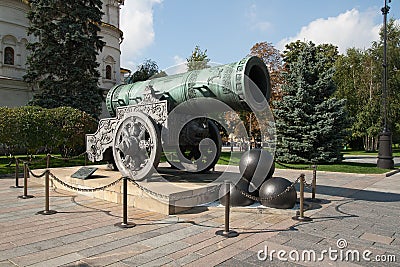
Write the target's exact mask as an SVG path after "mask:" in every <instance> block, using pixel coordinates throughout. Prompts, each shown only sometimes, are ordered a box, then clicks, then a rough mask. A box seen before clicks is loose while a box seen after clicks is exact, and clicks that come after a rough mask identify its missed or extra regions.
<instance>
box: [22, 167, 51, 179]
mask: <svg viewBox="0 0 400 267" xmlns="http://www.w3.org/2000/svg"><path fill="white" fill-rule="evenodd" d="M26 168H27V169H28V172H29V173H30V174H32V176H33V177H35V178H42V177H43V176H45V174H46V173H47V172H50V171H49V170H45V171H44V172H43V173H41V174H39V175H38V174H34V173H33V172H32V170H31V169H30V168H29V166H28V165H26Z"/></svg>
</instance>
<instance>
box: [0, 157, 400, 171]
mask: <svg viewBox="0 0 400 267" xmlns="http://www.w3.org/2000/svg"><path fill="white" fill-rule="evenodd" d="M243 153H244V152H233V153H232V154H231V152H221V156H220V158H219V160H218V164H222V165H228V164H231V165H239V162H240V158H241V156H242V154H243ZM359 153H360V154H350V155H374V154H372V153H368V152H364V154H362V153H361V151H359ZM396 153H399V154H400V151H397V152H396ZM55 156H56V157H61V156H60V155H55ZM45 157H46V155H45V154H43V155H35V156H33V157H32V158H31V159H30V158H29V157H28V156H25V155H21V156H17V158H18V159H20V160H23V161H29V160H31V161H32V163H31V164H30V168H31V169H32V170H33V169H44V168H46V160H45ZM165 161H166V158H165V156H164V155H162V157H161V162H165ZM87 164H88V165H93V164H105V162H96V163H92V162H90V161H87ZM84 165H85V158H84V156H81V157H79V158H76V159H70V160H60V159H55V158H51V161H50V167H51V168H59V167H73V166H84ZM285 165H288V166H290V167H292V168H306V167H309V166H310V164H285ZM275 167H276V168H277V169H285V167H283V166H281V165H279V164H275ZM318 170H319V171H327V172H346V173H360V174H382V173H386V172H388V171H389V170H386V169H380V168H377V167H376V164H371V163H356V162H342V163H335V164H319V165H318ZM20 172H22V166H20ZM13 173H15V161H14V159H13V158H10V157H7V156H1V157H0V174H2V175H4V174H13Z"/></svg>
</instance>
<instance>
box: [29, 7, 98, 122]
mask: <svg viewBox="0 0 400 267" xmlns="http://www.w3.org/2000/svg"><path fill="white" fill-rule="evenodd" d="M29 3H30V5H31V9H30V11H29V12H28V19H29V21H30V27H29V29H28V34H30V35H33V36H35V37H36V40H37V41H35V42H33V43H30V44H29V45H28V49H29V50H30V51H31V53H30V55H29V56H28V61H27V63H28V71H27V74H26V75H25V77H24V79H25V81H26V82H28V84H30V85H31V86H32V89H35V90H36V89H38V91H37V92H36V93H35V94H34V97H33V99H32V101H31V102H30V104H31V105H38V106H41V107H46V108H54V107H60V106H70V107H74V108H77V109H80V110H82V111H85V112H87V113H88V114H90V115H92V116H93V117H97V116H98V115H99V114H100V112H101V102H102V97H101V92H100V90H99V88H98V85H97V83H98V79H99V77H100V73H99V71H98V69H97V68H98V66H99V64H98V63H97V62H96V56H97V55H98V52H99V51H101V49H102V48H103V46H104V44H105V43H104V42H103V41H102V40H101V37H100V36H99V35H98V32H99V31H100V28H99V26H98V25H100V24H101V17H102V14H103V13H102V11H101V6H102V1H101V0H30V1H29Z"/></svg>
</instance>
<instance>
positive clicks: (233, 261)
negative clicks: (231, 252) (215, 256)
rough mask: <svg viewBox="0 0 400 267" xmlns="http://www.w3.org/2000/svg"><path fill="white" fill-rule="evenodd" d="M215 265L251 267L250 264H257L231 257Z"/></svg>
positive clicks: (218, 266) (222, 266)
mask: <svg viewBox="0 0 400 267" xmlns="http://www.w3.org/2000/svg"><path fill="white" fill-rule="evenodd" d="M216 266H217V267H231V266H235V267H247V266H248V267H252V266H259V265H256V264H253V263H250V262H248V261H246V260H243V261H241V260H238V259H235V258H231V259H229V260H226V261H224V262H223V263H220V264H218V265H216Z"/></svg>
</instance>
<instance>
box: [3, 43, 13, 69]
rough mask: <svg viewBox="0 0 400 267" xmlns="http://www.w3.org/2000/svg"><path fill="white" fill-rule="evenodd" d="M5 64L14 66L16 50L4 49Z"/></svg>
mask: <svg viewBox="0 0 400 267" xmlns="http://www.w3.org/2000/svg"><path fill="white" fill-rule="evenodd" d="M4 64H8V65H14V49H12V48H11V47H9V46H7V47H6V48H5V49H4Z"/></svg>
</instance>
